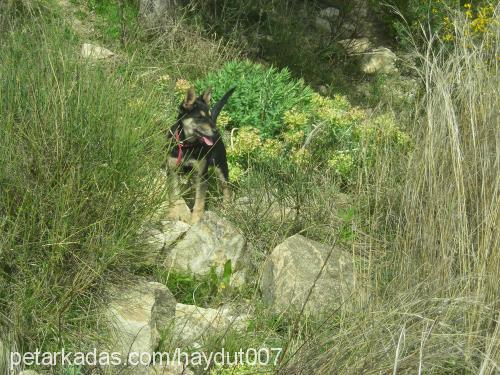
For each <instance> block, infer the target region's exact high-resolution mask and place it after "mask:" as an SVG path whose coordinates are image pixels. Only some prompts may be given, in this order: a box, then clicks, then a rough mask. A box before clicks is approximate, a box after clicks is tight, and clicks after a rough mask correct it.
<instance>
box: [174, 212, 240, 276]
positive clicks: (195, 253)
mask: <svg viewBox="0 0 500 375" xmlns="http://www.w3.org/2000/svg"><path fill="white" fill-rule="evenodd" d="M245 249H246V241H245V239H244V238H243V235H242V234H241V232H240V231H239V230H237V229H236V228H234V227H233V226H232V224H231V223H229V222H228V221H227V220H225V219H223V218H220V217H219V216H217V215H216V214H215V213H214V212H211V211H206V212H205V214H204V215H203V217H202V219H201V220H200V221H199V222H198V223H196V224H195V225H193V226H192V227H191V228H190V229H189V230H188V231H187V232H186V234H185V236H184V237H183V238H182V239H181V240H179V241H178V242H177V244H176V245H175V246H174V248H173V249H171V250H170V251H168V252H167V256H166V258H165V261H164V264H165V267H167V268H170V269H172V270H174V271H176V272H180V273H188V274H194V275H207V274H209V273H210V270H211V268H212V267H215V269H216V271H217V273H218V274H222V272H223V270H224V265H225V264H226V262H227V261H228V260H231V267H232V271H233V273H234V272H236V271H238V270H241V269H243V268H244V265H245V264H244V260H243V258H244V256H245Z"/></svg>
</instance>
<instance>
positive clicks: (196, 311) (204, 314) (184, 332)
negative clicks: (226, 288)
mask: <svg viewBox="0 0 500 375" xmlns="http://www.w3.org/2000/svg"><path fill="white" fill-rule="evenodd" d="M248 319H249V316H248V315H247V314H234V312H233V311H232V310H231V309H230V308H228V307H220V308H219V309H210V308H208V309H204V308H202V307H198V306H194V305H185V304H182V303H178V304H177V305H176V308H175V323H174V326H173V332H172V333H173V335H172V338H173V340H174V342H175V343H176V344H177V345H179V346H189V345H193V346H197V345H200V344H201V343H203V342H204V339H206V338H207V337H213V336H220V337H222V336H224V335H225V334H226V333H227V332H228V331H229V330H230V329H234V330H239V331H243V330H245V329H246V326H247V323H248Z"/></svg>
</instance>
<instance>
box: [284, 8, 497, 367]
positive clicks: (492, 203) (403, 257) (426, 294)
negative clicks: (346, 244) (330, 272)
mask: <svg viewBox="0 0 500 375" xmlns="http://www.w3.org/2000/svg"><path fill="white" fill-rule="evenodd" d="M450 18H451V19H452V20H453V23H454V29H455V30H454V31H455V39H454V41H453V43H451V44H450V43H445V42H442V41H441V40H440V38H439V36H437V35H432V36H430V37H429V38H428V48H427V49H426V50H424V51H423V52H418V58H419V60H420V61H419V68H418V72H419V73H420V75H421V77H422V81H423V83H424V85H425V95H424V97H423V99H422V103H421V107H419V108H418V109H417V116H416V117H417V121H415V123H414V124H413V132H412V133H413V134H414V147H413V152H412V154H411V156H410V158H409V160H405V159H398V158H399V155H394V154H391V153H389V152H387V151H388V150H384V149H381V150H380V152H379V155H378V160H377V164H376V165H377V167H375V168H374V169H370V170H365V172H364V174H363V175H362V176H360V181H362V182H363V184H360V191H359V194H360V197H364V198H365V199H364V200H363V204H362V205H361V206H362V207H361V209H363V208H364V209H365V210H364V212H365V213H366V214H368V215H367V222H366V223H365V225H366V227H368V228H369V231H368V232H367V233H360V234H359V237H358V239H362V240H363V244H362V245H363V246H362V251H360V254H362V255H367V256H368V259H369V267H368V268H367V273H368V275H367V276H368V277H369V278H370V279H371V282H370V284H369V286H368V291H369V292H370V295H371V303H370V304H369V306H368V307H367V308H366V310H360V311H355V312H351V313H350V314H344V316H343V318H342V321H341V322H340V323H338V322H337V323H336V324H333V323H332V322H326V323H325V324H324V325H323V326H322V327H321V329H320V330H318V332H315V333H311V335H310V336H309V337H308V338H306V341H305V342H304V341H303V340H300V339H295V338H291V339H292V340H296V345H295V346H296V347H297V348H298V349H297V351H296V353H295V355H294V356H292V357H291V359H289V362H288V363H287V364H286V365H285V367H284V369H283V373H286V374H299V373H321V374H331V373H368V374H369V373H394V374H396V373H412V374H413V373H415V374H416V373H439V374H442V373H450V374H451V373H453V374H457V373H460V374H462V373H463V374H465V373H467V374H469V373H470V374H493V373H496V372H498V370H499V368H500V364H499V362H498V358H499V353H500V335H499V328H498V319H499V307H500V292H499V288H498V280H499V279H500V254H499V249H500V246H499V232H498V223H499V201H500V200H499V178H498V171H499V167H500V165H499V158H498V145H499V141H500V139H499V134H500V133H499V132H498V113H499V106H498V104H499V101H498V87H499V78H498V77H499V75H498V73H499V72H498V58H497V56H498V53H499V50H498V47H499V46H498V40H499V39H498V37H499V35H498V31H499V30H498V28H496V29H493V28H492V29H491V30H489V31H488V32H487V33H484V34H482V35H481V36H479V37H478V36H474V37H473V36H471V35H470V33H467V32H466V30H468V24H467V20H466V19H464V18H463V17H462V16H461V15H460V14H451V15H450ZM496 22H498V8H497V13H496ZM363 205H364V206H363ZM358 248H359V246H353V251H354V252H357V251H358ZM285 363H286V362H285Z"/></svg>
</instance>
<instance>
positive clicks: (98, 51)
mask: <svg viewBox="0 0 500 375" xmlns="http://www.w3.org/2000/svg"><path fill="white" fill-rule="evenodd" d="M81 55H82V57H83V58H86V59H93V60H103V59H109V58H111V57H113V56H114V55H115V54H114V53H113V52H111V51H110V50H109V49H107V48H104V47H100V46H96V45H94V44H90V43H84V44H83V45H82V51H81Z"/></svg>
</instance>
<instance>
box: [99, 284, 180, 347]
mask: <svg viewBox="0 0 500 375" xmlns="http://www.w3.org/2000/svg"><path fill="white" fill-rule="evenodd" d="M175 304H176V301H175V298H174V296H173V295H172V293H171V292H170V291H169V290H168V289H167V287H166V286H165V285H163V284H160V283H156V282H149V281H147V280H145V279H142V278H140V279H136V280H134V283H133V284H129V285H120V286H114V287H113V288H111V290H110V302H109V306H108V308H107V311H106V316H107V317H109V320H110V321H111V322H112V324H113V333H114V335H113V338H114V340H113V344H112V345H113V347H112V348H111V349H112V351H115V352H119V353H122V355H126V354H127V353H129V352H149V353H152V352H153V351H154V350H155V349H156V347H157V346H158V343H159V339H160V330H161V329H164V328H165V327H168V325H169V324H170V323H171V321H172V319H173V318H174V316H175Z"/></svg>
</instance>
